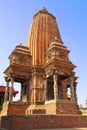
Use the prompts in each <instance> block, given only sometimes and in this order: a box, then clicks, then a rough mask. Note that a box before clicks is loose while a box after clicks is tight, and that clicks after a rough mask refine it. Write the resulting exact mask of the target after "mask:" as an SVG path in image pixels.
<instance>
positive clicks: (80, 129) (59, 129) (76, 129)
mask: <svg viewBox="0 0 87 130" xmlns="http://www.w3.org/2000/svg"><path fill="white" fill-rule="evenodd" d="M32 130H87V128H56V129H55V128H54V129H32Z"/></svg>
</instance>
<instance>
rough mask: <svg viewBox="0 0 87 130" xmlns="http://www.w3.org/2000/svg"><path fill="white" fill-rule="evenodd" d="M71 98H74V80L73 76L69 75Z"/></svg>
mask: <svg viewBox="0 0 87 130" xmlns="http://www.w3.org/2000/svg"><path fill="white" fill-rule="evenodd" d="M71 100H75V92H74V80H73V77H71Z"/></svg>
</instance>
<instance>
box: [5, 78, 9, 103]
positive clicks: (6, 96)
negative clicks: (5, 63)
mask: <svg viewBox="0 0 87 130" xmlns="http://www.w3.org/2000/svg"><path fill="white" fill-rule="evenodd" d="M5 81H6V89H5V97H4V102H7V101H8V87H9V80H7V77H5Z"/></svg>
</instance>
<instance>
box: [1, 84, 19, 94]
mask: <svg viewBox="0 0 87 130" xmlns="http://www.w3.org/2000/svg"><path fill="white" fill-rule="evenodd" d="M5 88H6V87H5V86H0V93H5ZM8 90H9V91H10V87H9V89H8ZM16 94H18V91H16V90H14V92H13V95H14V96H16Z"/></svg>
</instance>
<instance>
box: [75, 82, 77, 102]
mask: <svg viewBox="0 0 87 130" xmlns="http://www.w3.org/2000/svg"><path fill="white" fill-rule="evenodd" d="M76 87H77V83H76V82H75V86H74V94H75V101H76V102H77V94H76Z"/></svg>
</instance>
